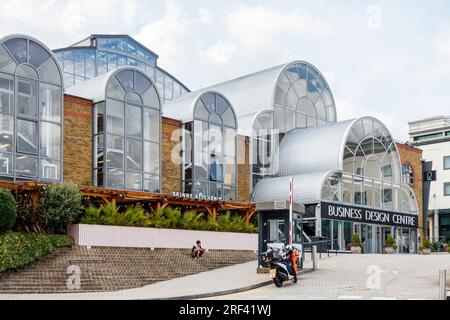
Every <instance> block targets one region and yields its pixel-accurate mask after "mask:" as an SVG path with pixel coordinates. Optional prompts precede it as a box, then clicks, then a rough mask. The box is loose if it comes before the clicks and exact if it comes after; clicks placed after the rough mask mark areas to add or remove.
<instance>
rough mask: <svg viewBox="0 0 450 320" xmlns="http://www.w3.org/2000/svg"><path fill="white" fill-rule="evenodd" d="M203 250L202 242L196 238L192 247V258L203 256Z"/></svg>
mask: <svg viewBox="0 0 450 320" xmlns="http://www.w3.org/2000/svg"><path fill="white" fill-rule="evenodd" d="M205 251H206V250H205V249H203V248H202V243H201V242H200V240H198V241H197V243H196V244H195V246H193V247H192V258H197V259H198V258H203V254H204V253H205Z"/></svg>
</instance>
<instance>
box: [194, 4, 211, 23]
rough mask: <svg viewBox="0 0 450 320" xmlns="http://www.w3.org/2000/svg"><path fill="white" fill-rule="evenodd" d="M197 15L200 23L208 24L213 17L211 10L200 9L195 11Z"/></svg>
mask: <svg viewBox="0 0 450 320" xmlns="http://www.w3.org/2000/svg"><path fill="white" fill-rule="evenodd" d="M197 13H198V17H199V20H200V22H201V23H203V24H210V23H211V22H212V20H213V15H212V13H211V10H208V9H205V8H200V9H198V10H197Z"/></svg>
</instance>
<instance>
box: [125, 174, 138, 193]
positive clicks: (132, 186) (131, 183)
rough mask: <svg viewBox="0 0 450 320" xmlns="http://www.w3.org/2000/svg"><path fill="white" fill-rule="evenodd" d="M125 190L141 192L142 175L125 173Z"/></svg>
mask: <svg viewBox="0 0 450 320" xmlns="http://www.w3.org/2000/svg"><path fill="white" fill-rule="evenodd" d="M125 188H126V189H129V190H142V173H138V172H126V173H125Z"/></svg>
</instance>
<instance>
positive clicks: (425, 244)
mask: <svg viewBox="0 0 450 320" xmlns="http://www.w3.org/2000/svg"><path fill="white" fill-rule="evenodd" d="M422 245H423V247H424V249H431V248H432V247H433V245H432V244H431V241H430V239H428V237H427V238H425V239H424V240H423V244H422Z"/></svg>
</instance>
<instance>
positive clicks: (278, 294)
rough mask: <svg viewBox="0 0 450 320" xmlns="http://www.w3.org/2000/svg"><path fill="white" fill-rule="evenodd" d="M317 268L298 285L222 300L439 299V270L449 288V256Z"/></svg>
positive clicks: (349, 260)
mask: <svg viewBox="0 0 450 320" xmlns="http://www.w3.org/2000/svg"><path fill="white" fill-rule="evenodd" d="M318 267H319V268H318V270H317V271H315V272H313V273H309V274H306V275H304V276H302V277H300V280H299V282H298V283H297V284H286V285H285V286H283V288H281V289H279V288H276V287H275V286H274V285H270V286H265V287H262V288H259V289H255V290H251V291H247V292H244V293H238V294H234V295H228V296H222V297H220V299H233V300H234V299H261V300H264V299H307V300H324V299H327V300H328V299H331V300H362V299H364V300H384V299H388V300H390V299H392V300H408V299H438V297H439V269H447V270H449V271H447V272H448V276H447V288H450V254H433V255H430V256H423V255H339V256H337V257H335V256H331V257H330V258H328V259H324V260H321V261H319V265H318Z"/></svg>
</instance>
